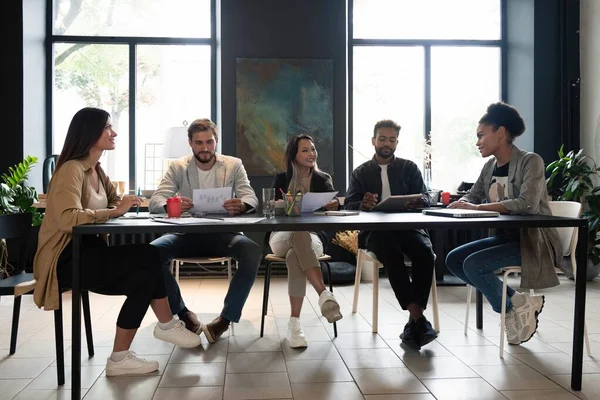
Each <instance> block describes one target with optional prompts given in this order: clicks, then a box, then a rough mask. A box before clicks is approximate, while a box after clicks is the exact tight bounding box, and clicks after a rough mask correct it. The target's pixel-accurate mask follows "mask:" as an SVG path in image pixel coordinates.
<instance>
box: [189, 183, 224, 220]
mask: <svg viewBox="0 0 600 400" xmlns="http://www.w3.org/2000/svg"><path fill="white" fill-rule="evenodd" d="M232 196H233V188H232V187H224V188H214V189H194V193H193V199H192V201H193V202H194V207H192V209H191V210H190V213H192V214H194V213H201V212H203V213H206V214H225V213H227V211H226V210H225V209H224V208H223V207H222V206H223V202H225V200H229V199H231V198H232Z"/></svg>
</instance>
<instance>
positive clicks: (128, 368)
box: [106, 351, 158, 376]
mask: <svg viewBox="0 0 600 400" xmlns="http://www.w3.org/2000/svg"><path fill="white" fill-rule="evenodd" d="M157 369H158V362H157V361H152V360H146V359H145V358H142V357H140V356H138V355H137V354H135V352H133V351H130V352H129V354H127V355H126V356H125V358H124V359H122V360H121V361H118V362H117V361H113V360H112V359H111V358H110V357H109V358H108V360H107V361H106V376H119V375H144V374H148V373H150V372H154V371H156V370H157Z"/></svg>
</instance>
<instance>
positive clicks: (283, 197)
mask: <svg viewBox="0 0 600 400" xmlns="http://www.w3.org/2000/svg"><path fill="white" fill-rule="evenodd" d="M279 191H280V192H281V200H285V193H283V190H282V189H281V188H279Z"/></svg>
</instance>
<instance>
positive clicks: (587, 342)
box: [571, 235, 592, 356]
mask: <svg viewBox="0 0 600 400" xmlns="http://www.w3.org/2000/svg"><path fill="white" fill-rule="evenodd" d="M575 236H577V235H575ZM571 265H572V266H573V276H577V260H576V259H575V252H574V251H571ZM583 340H584V343H585V350H586V352H587V355H588V356H591V355H592V351H591V350H590V338H589V336H588V332H587V324H586V323H585V322H584V323H583Z"/></svg>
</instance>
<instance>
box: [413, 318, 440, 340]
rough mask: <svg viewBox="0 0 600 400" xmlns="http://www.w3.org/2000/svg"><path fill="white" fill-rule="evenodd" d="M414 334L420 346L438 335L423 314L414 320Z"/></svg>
mask: <svg viewBox="0 0 600 400" xmlns="http://www.w3.org/2000/svg"><path fill="white" fill-rule="evenodd" d="M415 335H416V338H417V341H418V342H419V345H420V346H425V345H426V344H429V343H431V342H433V341H434V340H435V339H437V337H438V333H437V332H436V330H435V329H433V326H431V322H429V321H427V318H425V316H422V317H421V318H419V319H418V320H417V321H416V322H415Z"/></svg>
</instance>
